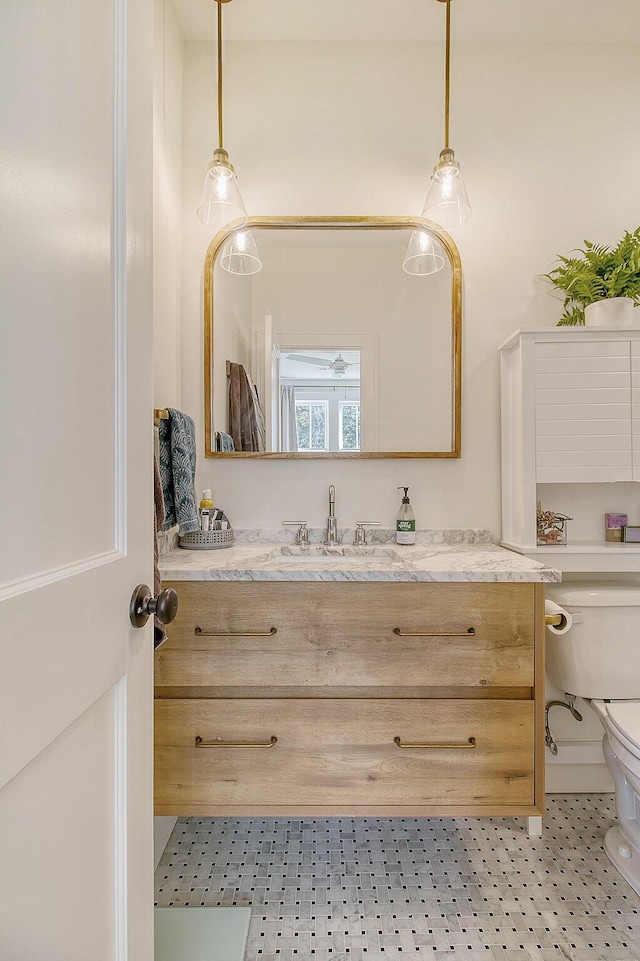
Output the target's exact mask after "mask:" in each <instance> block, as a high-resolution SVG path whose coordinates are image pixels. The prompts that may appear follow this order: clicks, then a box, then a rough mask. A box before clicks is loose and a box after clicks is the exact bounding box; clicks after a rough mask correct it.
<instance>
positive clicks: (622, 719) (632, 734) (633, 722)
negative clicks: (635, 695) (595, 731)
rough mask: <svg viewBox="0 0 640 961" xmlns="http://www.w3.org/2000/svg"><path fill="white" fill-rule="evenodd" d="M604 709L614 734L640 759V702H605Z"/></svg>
mask: <svg viewBox="0 0 640 961" xmlns="http://www.w3.org/2000/svg"><path fill="white" fill-rule="evenodd" d="M604 708H605V710H606V716H607V722H608V724H609V725H610V726H611V729H612V734H613V735H614V736H615V737H617V738H619V739H620V741H621V742H622V744H623V745H624V746H625V747H626V748H627V750H628V751H630V752H631V753H632V754H634V755H635V756H636V757H637V758H639V759H640V700H634V701H610V702H608V703H606V702H605V704H604Z"/></svg>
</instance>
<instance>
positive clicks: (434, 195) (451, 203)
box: [422, 0, 471, 227]
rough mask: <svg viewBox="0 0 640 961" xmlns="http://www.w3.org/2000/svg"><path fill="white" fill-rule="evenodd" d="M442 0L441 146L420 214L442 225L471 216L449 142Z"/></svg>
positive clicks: (448, 33)
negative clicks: (442, 104)
mask: <svg viewBox="0 0 640 961" xmlns="http://www.w3.org/2000/svg"><path fill="white" fill-rule="evenodd" d="M438 2H439V3H446V5H447V18H446V41H445V68H444V148H443V149H442V150H441V151H440V157H439V159H438V162H437V164H436V165H435V167H434V168H433V174H432V175H431V184H430V185H429V191H428V193H427V199H426V200H425V204H424V209H423V211H422V216H423V217H428V218H429V220H435V222H436V223H438V224H440V225H441V226H442V227H455V226H456V225H458V224H463V223H464V222H465V221H466V220H468V219H469V217H470V216H471V205H470V203H469V198H468V196H467V191H466V188H465V185H464V181H463V179H462V173H461V172H460V164H459V163H458V162H457V160H456V158H455V155H454V152H453V149H452V148H451V146H450V145H449V76H450V63H451V0H438Z"/></svg>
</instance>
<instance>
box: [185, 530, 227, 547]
mask: <svg viewBox="0 0 640 961" xmlns="http://www.w3.org/2000/svg"><path fill="white" fill-rule="evenodd" d="M233 542H234V536H233V531H232V530H231V528H229V529H228V530H226V531H192V532H191V533H190V534H183V535H182V537H181V538H180V539H179V541H178V544H179V545H180V547H184V548H186V549H187V550H190V551H217V550H220V549H221V548H223V547H231V545H232V544H233Z"/></svg>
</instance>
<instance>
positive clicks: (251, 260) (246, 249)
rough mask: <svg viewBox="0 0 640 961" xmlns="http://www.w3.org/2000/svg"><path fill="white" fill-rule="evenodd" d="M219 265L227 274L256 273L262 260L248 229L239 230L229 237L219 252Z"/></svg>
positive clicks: (260, 268) (260, 267)
mask: <svg viewBox="0 0 640 961" xmlns="http://www.w3.org/2000/svg"><path fill="white" fill-rule="evenodd" d="M220 266H221V267H222V269H223V270H226V271H227V273H229V274H244V275H248V274H257V273H258V271H259V270H262V261H261V260H260V255H259V253H258V248H257V246H256V242H255V240H254V238H253V234H252V233H251V231H250V230H241V231H239V232H238V233H236V234H234V235H233V237H231V238H230V239H229V240H228V241H227V242H226V244H225V245H224V247H223V248H222V251H221V253H220Z"/></svg>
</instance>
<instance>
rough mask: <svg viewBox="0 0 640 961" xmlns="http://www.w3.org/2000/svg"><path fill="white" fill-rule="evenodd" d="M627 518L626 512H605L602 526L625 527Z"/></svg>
mask: <svg viewBox="0 0 640 961" xmlns="http://www.w3.org/2000/svg"><path fill="white" fill-rule="evenodd" d="M628 522H629V519H628V517H627V515H626V514H605V515H604V526H605V527H608V528H609V529H611V528H614V529H615V528H619V527H626V526H627V524H628Z"/></svg>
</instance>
